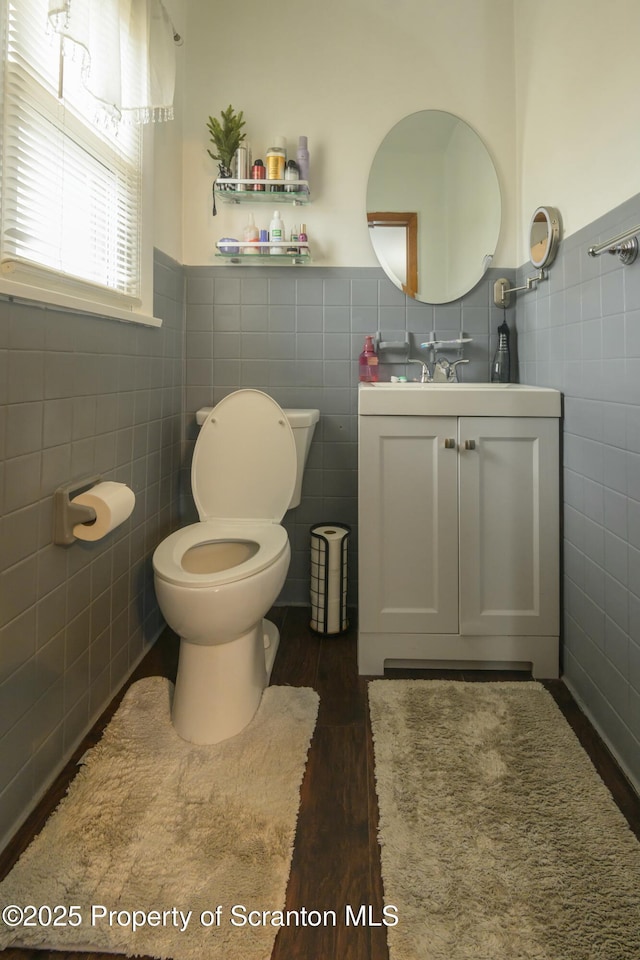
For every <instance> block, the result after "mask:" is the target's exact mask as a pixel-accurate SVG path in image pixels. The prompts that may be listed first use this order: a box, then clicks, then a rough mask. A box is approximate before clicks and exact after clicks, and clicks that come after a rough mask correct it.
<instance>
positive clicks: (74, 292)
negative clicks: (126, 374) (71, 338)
mask: <svg viewBox="0 0 640 960" xmlns="http://www.w3.org/2000/svg"><path fill="white" fill-rule="evenodd" d="M0 9H2V14H3V22H4V34H3V42H4V69H3V77H2V99H1V106H2V127H1V141H2V152H1V168H0V170H1V194H0V211H1V213H0V271H1V274H0V277H1V280H0V289H2V290H3V291H4V292H16V285H18V287H17V289H18V291H19V289H20V288H19V285H20V284H24V285H25V289H27V290H31V291H32V292H31V294H29V293H27V294H25V295H26V296H28V297H30V298H31V299H34V298H35V299H43V300H45V302H53V303H56V302H58V303H60V304H61V305H66V306H68V305H70V304H69V303H67V302H66V301H65V297H64V295H66V296H68V297H73V298H74V300H75V299H77V300H81V301H83V302H85V301H86V302H89V303H90V304H95V309H94V310H93V312H97V313H104V312H107V313H109V314H111V315H118V311H119V310H121V311H124V315H125V316H127V315H128V314H129V313H130V312H131V311H133V310H136V309H139V308H140V306H141V304H142V305H144V304H143V301H144V300H145V299H146V298H145V297H144V292H143V290H142V287H141V283H142V281H141V276H142V274H143V270H142V262H143V260H142V241H141V229H142V227H141V225H142V223H143V211H142V203H143V195H142V194H143V191H142V128H141V126H140V125H139V124H136V123H124V122H123V123H120V124H118V125H115V124H113V123H110V122H108V121H107V120H102V121H100V120H99V119H97V116H96V104H95V100H94V99H93V98H92V97H91V96H90V94H88V93H87V91H86V90H85V87H84V85H83V83H82V78H81V71H82V69H83V64H82V57H81V56H71V55H69V54H68V52H67V51H65V55H64V56H63V54H62V46H61V45H62V43H63V40H62V38H61V37H60V35H59V34H57V33H55V32H54V31H53V30H51V29H50V28H49V26H48V9H49V3H48V0H0ZM60 93H62V94H63V96H62V97H60V96H59V94H60ZM45 290H47V291H49V296H46V295H43V296H42V297H41V296H40V295H39V294H42V293H43V291H45ZM33 291H35V292H36V293H34V292H33ZM52 294H53V297H52V296H51V295H52ZM56 294H57V297H56ZM61 294H62V295H63V296H62V299H60V295H61ZM18 295H19V294H18ZM100 305H102V306H104V305H111V307H112V308H113V309H110V310H107V311H103V310H101V309H100ZM90 309H91V308H90ZM123 318H124V316H123ZM147 319H150V318H147Z"/></svg>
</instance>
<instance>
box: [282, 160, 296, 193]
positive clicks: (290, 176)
mask: <svg viewBox="0 0 640 960" xmlns="http://www.w3.org/2000/svg"><path fill="white" fill-rule="evenodd" d="M284 179H285V180H286V181H287V183H285V185H284V192H285V193H297V191H298V180H299V179H300V174H299V172H298V164H297V163H296V162H295V160H287V165H286V167H285V169H284Z"/></svg>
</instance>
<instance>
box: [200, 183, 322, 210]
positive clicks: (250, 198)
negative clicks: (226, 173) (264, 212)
mask: <svg viewBox="0 0 640 960" xmlns="http://www.w3.org/2000/svg"><path fill="white" fill-rule="evenodd" d="M221 184H224V187H230V188H231V189H224V188H223V187H221ZM292 185H293V186H295V190H293V191H291V190H287V189H286V188H287V187H291V186H292ZM238 187H240V188H242V187H244V189H238ZM255 187H261V188H262V189H260V190H256V189H255ZM270 187H282V190H270V189H269V188H270ZM213 192H214V194H215V196H216V197H219V199H220V200H224V202H225V203H291V204H293V206H294V207H299V206H303V205H304V204H307V203H311V196H310V193H309V183H308V181H307V180H294V181H291V180H235V179H231V178H230V179H228V180H226V179H225V180H216V181H215V183H214V185H213Z"/></svg>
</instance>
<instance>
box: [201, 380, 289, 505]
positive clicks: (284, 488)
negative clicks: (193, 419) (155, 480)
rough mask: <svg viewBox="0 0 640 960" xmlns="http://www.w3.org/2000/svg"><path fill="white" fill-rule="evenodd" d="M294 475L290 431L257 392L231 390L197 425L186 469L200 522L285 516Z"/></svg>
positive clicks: (275, 407)
mask: <svg viewBox="0 0 640 960" xmlns="http://www.w3.org/2000/svg"><path fill="white" fill-rule="evenodd" d="M296 471H297V457H296V445H295V440H294V438H293V431H292V429H291V426H290V424H289V421H288V420H287V418H286V416H285V414H284V412H283V410H282V408H281V407H280V406H279V405H278V404H277V403H276V401H275V400H274V399H273V398H272V397H270V396H268V395H267V394H266V393H263V392H262V391H260V390H236V391H235V393H231V394H229V396H227V397H225V398H224V399H223V400H221V401H220V403H218V404H217V406H215V407H214V408H213V410H212V411H211V413H210V414H209V416H208V417H207V419H206V420H205V422H204V423H203V424H202V427H201V428H200V433H199V434H198V439H197V440H196V445H195V450H194V452H193V461H192V464H191V489H192V491H193V499H194V500H195V503H196V507H197V508H198V514H199V516H200V519H201V520H210V519H213V518H218V517H219V518H226V519H236V520H249V519H258V520H273V521H274V522H279V521H280V520H281V519H282V517H283V516H284V515H285V513H286V511H287V508H288V506H289V503H290V502H291V496H292V494H293V490H294V486H295V481H296Z"/></svg>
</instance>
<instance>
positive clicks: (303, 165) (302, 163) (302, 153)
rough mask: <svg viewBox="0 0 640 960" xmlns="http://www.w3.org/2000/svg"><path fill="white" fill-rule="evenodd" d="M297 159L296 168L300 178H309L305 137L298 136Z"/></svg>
mask: <svg viewBox="0 0 640 960" xmlns="http://www.w3.org/2000/svg"><path fill="white" fill-rule="evenodd" d="M296 159H297V161H298V170H299V172H300V179H301V180H307V181H308V180H309V150H308V149H307V138H306V137H298V151H297V153H296Z"/></svg>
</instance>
